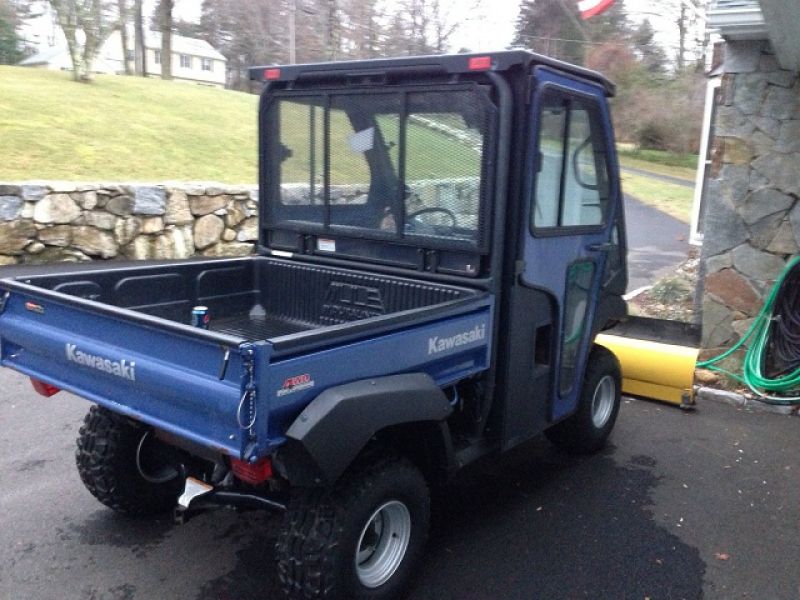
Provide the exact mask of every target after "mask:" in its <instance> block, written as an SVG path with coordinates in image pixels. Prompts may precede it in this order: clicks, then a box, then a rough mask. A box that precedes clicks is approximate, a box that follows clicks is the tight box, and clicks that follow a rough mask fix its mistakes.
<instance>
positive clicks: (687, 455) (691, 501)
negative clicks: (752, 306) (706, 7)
mask: <svg viewBox="0 0 800 600" xmlns="http://www.w3.org/2000/svg"><path fill="white" fill-rule="evenodd" d="M0 389H2V390H3V395H2V399H0V481H2V483H3V485H2V489H0V542H2V543H0V598H2V599H3V600H17V599H19V600H38V599H43V600H44V599H47V600H49V599H53V600H56V599H58V600H71V599H76V600H77V599H88V598H90V599H95V600H145V599H148V600H149V599H159V600H171V599H193V600H212V599H213V600H255V599H260V600H264V599H267V598H269V599H273V598H278V597H279V596H278V594H277V581H276V577H275V569H274V552H273V544H274V540H275V529H276V521H275V520H274V518H269V517H267V516H265V515H261V514H256V513H247V514H236V513H233V512H231V511H220V512H216V513H213V514H207V515H202V516H200V517H197V518H196V519H194V520H193V521H191V522H189V523H188V524H186V525H183V526H175V525H173V524H172V523H171V520H169V519H163V520H156V521H141V520H138V521H137V520H130V519H126V518H123V517H120V516H117V515H115V514H114V513H113V512H111V511H110V510H107V509H105V508H104V507H102V506H101V505H99V504H98V503H97V502H96V501H95V500H94V499H93V498H92V497H91V496H90V495H89V493H88V492H86V491H85V490H84V488H83V487H82V484H81V483H80V480H79V479H78V475H77V473H76V471H75V467H74V459H73V455H74V439H75V436H76V433H77V430H78V427H79V425H80V422H81V420H82V418H83V415H84V413H85V411H86V410H87V409H88V403H87V402H86V401H84V400H80V399H77V398H75V397H73V396H71V395H69V394H66V393H60V394H58V395H56V396H54V397H53V398H50V399H44V398H41V397H39V396H38V395H36V394H35V393H34V392H33V391H32V389H31V388H30V384H29V383H28V381H27V379H26V378H24V377H22V376H20V375H18V374H15V373H12V372H10V371H8V370H5V369H3V370H0ZM798 427H800V420H798V418H796V417H785V416H779V415H774V414H764V413H749V412H745V411H743V410H739V409H736V408H733V407H730V406H727V405H719V404H714V403H709V404H703V405H701V406H700V407H699V408H698V410H697V411H696V412H694V413H684V412H681V411H680V410H678V409H676V408H674V407H670V406H665V405H658V404H652V403H647V402H644V401H636V400H626V401H625V403H624V404H623V407H622V410H621V413H620V419H619V422H618V425H617V428H616V430H615V432H614V435H613V437H612V444H611V445H610V446H609V448H608V449H607V450H605V451H604V452H602V453H600V454H598V455H595V456H591V457H586V458H570V457H567V456H564V455H562V454H559V453H558V452H556V451H554V450H552V449H551V448H550V446H549V445H548V444H547V443H546V442H544V441H542V440H538V441H535V442H534V443H532V444H528V445H526V446H524V447H522V448H519V449H517V450H515V451H513V452H512V453H511V454H510V455H508V456H506V457H503V458H502V459H501V460H499V461H498V460H487V461H484V462H482V463H481V464H479V465H477V466H475V467H474V468H472V469H470V470H469V471H467V472H465V473H464V474H463V475H462V476H461V477H459V480H458V481H457V482H456V483H455V484H454V485H453V486H451V487H450V488H449V489H448V490H447V492H446V493H445V494H444V495H443V496H442V498H440V499H439V500H438V501H437V503H436V511H435V515H434V520H433V530H432V533H431V541H430V544H429V549H428V553H427V557H426V560H425V563H424V565H423V566H422V567H421V569H420V571H419V573H418V576H417V578H416V585H415V588H414V590H413V591H412V593H411V595H410V598H411V599H413V600H428V599H430V600H433V599H437V600H447V599H453V600H455V599H459V600H461V599H466V600H469V599H475V600H479V599H484V598H486V599H490V598H504V599H516V598H518V599H526V600H529V599H534V598H544V599H550V598H568V599H572V598H604V599H605V598H615V599H617V598H618V599H631V600H633V599H640V600H643V599H644V598H650V599H652V600H658V599H680V598H686V599H690V598H691V599H694V598H711V599H716V598H719V599H732V598H759V599H770V600H782V599H787V600H789V599H796V598H798V597H800V575H798V569H797V557H798V556H800V530H799V529H798V525H800V502H798V492H799V491H800V461H798V458H797V457H798V447H799V445H798Z"/></svg>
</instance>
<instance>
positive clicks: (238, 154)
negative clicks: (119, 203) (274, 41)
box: [0, 66, 257, 183]
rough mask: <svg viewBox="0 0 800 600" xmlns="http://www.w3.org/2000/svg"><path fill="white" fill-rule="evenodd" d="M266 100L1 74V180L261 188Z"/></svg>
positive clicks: (139, 82)
mask: <svg viewBox="0 0 800 600" xmlns="http://www.w3.org/2000/svg"><path fill="white" fill-rule="evenodd" d="M256 110H257V98H256V97H255V96H252V95H249V94H243V93H240V92H231V91H226V90H218V89H213V88H207V87H201V86H195V85H188V84H184V83H179V82H168V81H161V80H156V79H142V78H136V77H119V76H113V75H111V76H98V77H97V80H96V81H95V82H94V83H92V84H88V85H87V84H80V83H74V82H73V81H72V80H71V79H70V76H69V74H67V73H57V72H52V71H44V70H38V69H29V68H23V67H5V66H0V156H1V157H2V158H0V180H5V181H14V180H25V179H68V180H78V181H90V180H110V181H120V180H121V181H161V180H216V181H222V182H227V183H250V182H255V181H256V167H257V154H256V133H255V132H256Z"/></svg>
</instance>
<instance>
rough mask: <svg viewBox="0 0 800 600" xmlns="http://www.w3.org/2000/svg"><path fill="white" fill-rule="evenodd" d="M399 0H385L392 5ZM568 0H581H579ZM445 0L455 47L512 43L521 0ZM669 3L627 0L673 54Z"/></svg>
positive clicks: (179, 2) (183, 11) (181, 6)
mask: <svg viewBox="0 0 800 600" xmlns="http://www.w3.org/2000/svg"><path fill="white" fill-rule="evenodd" d="M297 1H298V2H302V1H303V0H297ZM396 1H397V0H384V2H385V3H386V4H388V5H391V4H392V3H393V2H396ZM568 1H576V2H577V0H568ZM617 1H620V0H617ZM678 1H679V0H671V2H670V3H671V4H675V3H677V2H678ZM442 2H443V4H444V6H445V10H446V11H447V13H448V15H449V19H450V20H457V21H459V22H460V23H461V25H460V27H459V28H458V30H457V31H456V32H455V34H454V35H453V37H452V38H451V50H453V51H457V50H459V49H460V48H470V49H472V50H475V51H478V52H481V51H489V50H502V49H504V48H506V47H507V46H508V45H509V44H511V41H512V39H513V36H514V24H515V22H516V19H517V13H518V11H519V4H520V0H482V1H481V3H480V5H479V8H478V9H477V10H473V9H472V6H473V5H474V0H442ZM156 3H157V0H145V10H146V11H152V10H153V8H154V7H155V5H156ZM665 4H667V3H666V2H652V1H651V0H625V7H626V9H627V10H628V14H629V16H630V18H631V19H632V20H633V21H635V22H639V21H641V20H643V19H644V18H645V17H648V18H650V20H651V22H652V24H653V27H654V28H655V29H656V33H657V37H658V41H659V42H660V43H661V44H662V45H663V46H664V47H665V49H666V50H667V52H668V54H669V55H670V56H671V57H673V56H674V54H675V49H676V48H677V45H678V39H677V35H678V34H677V27H676V25H675V17H674V15H672V14H671V12H670V11H669V9H668V8H666V7H665V6H664V5H665ZM201 7H202V0H176V3H175V14H176V17H178V18H181V19H184V20H187V21H198V20H199V19H200V10H201ZM43 26H44V29H49V22H48V21H47V20H46V19H45V20H43V23H42V24H39V23H36V24H30V29H32V30H33V33H36V34H39V33H41V32H42V27H43ZM44 36H46V33H45V34H44ZM44 36H43V37H38V38H35V37H33V36H31V37H30V38H29V39H31V40H32V41H33V40H34V39H38V40H41V41H42V42H44V41H45V37H44Z"/></svg>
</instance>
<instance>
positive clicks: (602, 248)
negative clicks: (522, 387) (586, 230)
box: [586, 242, 617, 252]
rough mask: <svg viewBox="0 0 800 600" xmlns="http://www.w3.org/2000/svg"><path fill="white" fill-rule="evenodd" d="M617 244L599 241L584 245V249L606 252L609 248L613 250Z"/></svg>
mask: <svg viewBox="0 0 800 600" xmlns="http://www.w3.org/2000/svg"><path fill="white" fill-rule="evenodd" d="M616 247H617V245H616V244H613V243H611V242H600V243H597V244H589V245H588V246H586V249H587V250H589V251H591V252H608V251H609V250H613V249H614V248H616Z"/></svg>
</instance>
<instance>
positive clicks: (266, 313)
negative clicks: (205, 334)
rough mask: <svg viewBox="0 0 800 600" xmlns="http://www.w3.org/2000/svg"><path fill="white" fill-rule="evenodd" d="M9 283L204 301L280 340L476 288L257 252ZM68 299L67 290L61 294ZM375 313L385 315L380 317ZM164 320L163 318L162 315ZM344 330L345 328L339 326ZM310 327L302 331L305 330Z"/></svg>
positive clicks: (181, 305)
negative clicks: (296, 260)
mask: <svg viewBox="0 0 800 600" xmlns="http://www.w3.org/2000/svg"><path fill="white" fill-rule="evenodd" d="M4 273H5V274H7V275H10V276H11V277H10V278H9V279H7V280H6V287H9V286H10V287H16V286H15V283H17V284H22V286H20V287H27V286H33V287H35V288H39V289H42V290H49V291H51V292H55V293H57V294H59V295H66V296H69V297H71V298H80V299H84V300H89V301H91V303H92V304H93V305H94V306H95V307H96V306H97V305H96V304H94V303H99V304H101V305H105V306H107V307H115V308H118V309H125V310H126V311H131V313H133V314H130V313H129V314H130V316H132V317H133V316H135V314H138V315H148V316H150V317H157V318H158V319H163V320H165V321H168V322H171V323H178V324H182V325H189V324H190V321H191V311H192V308H193V307H194V306H206V307H208V309H209V314H210V317H211V321H210V327H209V329H210V331H211V332H217V333H219V334H222V335H224V336H227V337H231V338H236V339H237V340H239V341H240V342H241V341H250V342H254V341H262V340H270V341H273V340H274V341H276V342H277V343H278V345H283V346H284V347H288V346H290V345H291V344H290V343H289V342H290V341H291V338H292V337H293V336H298V334H301V335H299V337H302V338H308V337H309V336H308V334H309V332H313V331H315V330H319V329H323V328H329V327H332V326H338V325H343V324H346V323H351V322H353V321H360V320H364V319H370V318H375V317H387V316H390V315H397V314H401V313H402V314H404V315H405V316H409V315H408V311H417V310H419V309H425V308H431V307H435V306H437V305H443V304H450V303H452V302H453V301H457V300H460V299H464V298H468V297H470V296H474V295H475V294H476V292H475V291H474V290H470V289H466V288H460V287H455V286H448V285H442V284H438V283H437V284H434V283H427V282H422V281H416V280H413V279H407V278H401V277H393V276H387V275H377V274H372V273H366V272H360V271H355V270H348V269H339V268H330V267H321V266H315V265H302V264H298V263H297V262H290V261H287V260H282V259H278V258H271V257H263V256H254V257H246V258H238V259H206V260H196V261H181V262H165V263H146V264H142V263H131V264H129V265H127V266H121V265H119V264H114V265H113V267H111V266H108V265H97V264H92V265H85V266H84V265H70V266H64V265H61V266H59V268H57V269H55V268H54V267H48V268H46V269H43V270H42V269H27V270H24V271H20V270H19V269H17V270H9V271H5V272H4ZM62 299H63V298H62ZM377 320H378V321H380V320H382V319H377ZM165 325H166V323H165ZM335 329H336V330H337V331H341V330H342V328H340V327H339V328H335ZM302 334H305V335H302Z"/></svg>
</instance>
